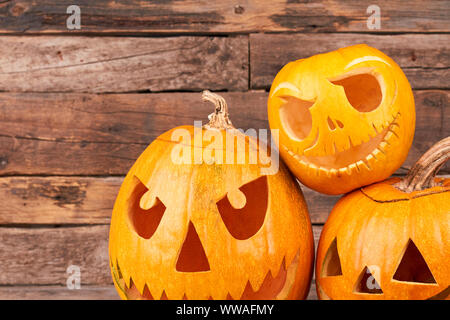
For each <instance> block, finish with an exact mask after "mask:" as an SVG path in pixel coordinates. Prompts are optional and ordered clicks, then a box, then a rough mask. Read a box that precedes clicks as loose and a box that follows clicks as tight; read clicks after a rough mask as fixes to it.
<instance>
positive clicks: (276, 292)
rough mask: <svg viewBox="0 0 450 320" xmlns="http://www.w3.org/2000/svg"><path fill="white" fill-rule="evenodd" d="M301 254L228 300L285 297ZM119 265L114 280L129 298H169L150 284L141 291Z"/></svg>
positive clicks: (114, 272)
mask: <svg viewBox="0 0 450 320" xmlns="http://www.w3.org/2000/svg"><path fill="white" fill-rule="evenodd" d="M298 260H299V254H298V253H297V254H296V256H295V258H294V259H293V261H292V263H291V264H290V265H289V266H288V267H287V268H286V263H285V259H283V262H282V263H281V265H280V269H279V270H278V273H277V274H276V275H272V273H271V272H270V271H268V272H267V274H266V277H265V278H264V281H263V282H262V284H261V286H260V287H259V288H258V289H257V290H254V289H253V288H252V286H251V285H250V282H247V284H246V286H245V288H244V291H243V293H242V295H241V296H240V297H232V296H231V295H230V294H229V293H228V294H227V296H226V299H227V300H235V299H237V298H239V299H240V300H261V299H284V298H285V297H286V296H287V295H288V294H289V292H290V289H291V287H292V286H293V284H294V281H295V274H296V272H297V267H298ZM116 265H117V267H116V266H115V265H114V264H112V263H111V270H112V273H113V280H114V282H115V284H116V286H117V287H118V288H119V290H121V291H122V293H123V294H124V295H125V297H126V298H127V299H128V300H158V299H159V300H168V299H170V297H168V296H167V295H166V293H165V291H163V292H162V295H161V296H160V297H157V298H155V297H153V295H152V294H151V290H149V288H148V286H147V285H145V286H144V290H143V292H142V293H141V292H139V290H138V289H137V288H136V286H135V284H134V283H133V279H132V278H130V283H126V281H125V279H124V278H123V277H122V273H121V271H120V266H119V265H118V264H116ZM183 300H190V299H189V297H187V296H186V294H185V295H184V296H183ZM209 300H214V297H212V296H210V297H209Z"/></svg>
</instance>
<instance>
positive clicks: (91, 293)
mask: <svg viewBox="0 0 450 320" xmlns="http://www.w3.org/2000/svg"><path fill="white" fill-rule="evenodd" d="M313 294H314V293H311V294H310V296H311V297H313ZM119 299H120V297H119V295H118V294H117V291H116V289H115V288H114V285H112V284H111V285H103V286H98V285H97V286H95V285H94V286H86V285H83V286H81V287H80V289H74V290H70V289H67V287H65V286H55V285H48V286H7V287H0V300H119ZM311 300H312V299H311ZM314 300H316V299H314Z"/></svg>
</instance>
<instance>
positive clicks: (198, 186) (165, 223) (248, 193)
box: [110, 126, 314, 299]
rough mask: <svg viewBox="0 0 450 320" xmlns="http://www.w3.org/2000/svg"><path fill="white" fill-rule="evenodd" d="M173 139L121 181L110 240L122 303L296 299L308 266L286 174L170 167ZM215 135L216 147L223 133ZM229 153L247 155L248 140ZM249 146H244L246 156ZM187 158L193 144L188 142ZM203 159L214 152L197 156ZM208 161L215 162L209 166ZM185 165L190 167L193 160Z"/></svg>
mask: <svg viewBox="0 0 450 320" xmlns="http://www.w3.org/2000/svg"><path fill="white" fill-rule="evenodd" d="M180 129H183V130H186V131H187V132H189V133H191V134H192V135H191V136H192V137H194V130H195V129H194V128H193V127H190V126H185V127H181V128H180V127H179V128H175V129H172V130H170V131H168V132H166V133H164V134H163V135H161V136H160V137H158V138H157V139H156V140H155V141H154V142H153V143H152V144H151V145H150V146H149V147H148V148H147V149H146V150H145V151H144V153H143V154H142V155H141V156H140V157H139V159H138V160H137V161H136V163H135V164H134V165H133V167H132V169H131V170H130V171H129V173H128V175H127V176H126V178H125V180H124V182H123V184H122V187H121V189H120V192H119V195H118V197H117V200H116V204H115V206H114V211H113V216H112V221H111V230H110V260H111V269H112V273H113V280H114V283H115V285H116V288H117V290H118V292H119V294H120V296H121V297H122V298H123V299H297V298H304V297H305V296H306V294H307V292H308V288H309V283H310V279H311V273H312V264H313V259H314V248H313V239H312V231H311V226H310V221H309V216H308V212H307V208H306V204H305V202H304V198H303V195H302V193H301V190H300V189H299V187H298V185H297V184H296V182H295V181H294V180H293V179H292V177H291V176H290V174H289V172H288V171H287V169H286V168H285V167H284V166H282V165H281V167H280V169H279V171H278V172H277V173H275V174H269V175H265V174H261V164H260V163H257V164H249V163H244V164H225V162H224V164H217V163H213V164H207V163H205V162H203V163H201V164H194V162H193V161H192V162H191V164H175V163H173V161H172V159H171V157H172V152H173V150H174V148H176V146H178V145H179V143H177V142H174V141H172V139H171V137H172V134H173V132H174V131H175V130H180ZM211 130H215V132H216V133H217V132H219V134H220V136H221V137H223V138H224V139H225V134H226V132H227V130H235V129H233V128H230V129H227V130H224V129H221V128H220V129H217V128H203V129H201V131H202V132H203V136H206V135H207V134H208V132H210V131H211ZM244 140H245V144H236V145H235V146H234V147H235V148H236V149H234V150H235V154H240V152H247V156H248V151H245V150H249V149H251V148H253V147H252V146H253V145H254V144H253V142H252V141H254V140H252V139H249V138H248V137H247V139H244ZM250 145H252V146H250ZM189 148H190V150H191V151H192V153H191V155H192V156H193V155H194V152H196V151H195V150H194V148H197V147H196V146H194V141H191V147H189ZM208 148H210V149H209V151H213V152H208V154H216V155H217V154H218V151H219V150H216V149H214V147H210V146H206V147H204V148H202V151H203V154H204V155H205V154H206V152H205V149H208ZM216 159H217V158H216ZM192 160H194V159H192Z"/></svg>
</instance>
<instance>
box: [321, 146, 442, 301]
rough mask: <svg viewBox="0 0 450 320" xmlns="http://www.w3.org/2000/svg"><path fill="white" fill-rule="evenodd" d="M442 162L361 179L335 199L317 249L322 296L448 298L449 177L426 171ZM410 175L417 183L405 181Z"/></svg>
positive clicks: (333, 297) (343, 297)
mask: <svg viewBox="0 0 450 320" xmlns="http://www.w3.org/2000/svg"><path fill="white" fill-rule="evenodd" d="M447 140H448V141H447V145H448V147H447V158H448V157H450V138H448V139H447ZM441 155H442V154H441ZM440 165H441V164H437V165H431V164H426V165H424V166H423V167H422V168H423V170H422V171H423V172H424V174H423V173H419V175H416V173H417V172H418V170H415V169H414V168H413V169H412V170H411V174H410V175H408V176H407V178H405V179H404V180H401V181H400V179H399V178H393V179H390V180H387V181H384V182H381V183H377V184H374V185H371V186H369V187H364V188H361V189H360V190H356V191H353V192H352V193H350V194H348V195H346V196H344V197H343V198H341V199H340V200H339V201H338V203H337V204H336V206H335V207H334V208H333V210H332V212H331V214H330V216H329V218H328V220H327V222H326V224H325V226H324V229H323V231H322V234H321V237H320V242H319V247H318V251H317V262H316V284H317V292H318V295H319V297H320V298H321V299H345V300H347V299H390V300H392V299H401V300H405V299H449V298H450V264H449V263H448V262H449V257H450V219H449V218H450V179H438V178H434V177H431V176H430V175H429V173H435V172H436V170H434V169H436V168H438V167H439V166H440ZM416 167H417V165H416ZM415 175H416V177H414V176H415ZM420 175H423V176H424V177H425V179H422V178H420ZM427 175H428V177H426V176H427ZM408 177H410V178H412V179H409V178H408ZM417 177H418V178H417ZM408 179H409V180H410V181H411V182H412V183H413V184H415V185H416V186H419V188H411V190H413V191H410V190H407V189H404V188H403V185H405V184H404V181H406V180H408ZM422 182H426V183H428V184H429V185H426V184H425V185H422ZM410 185H411V184H410Z"/></svg>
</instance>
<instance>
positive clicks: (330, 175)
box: [328, 169, 338, 178]
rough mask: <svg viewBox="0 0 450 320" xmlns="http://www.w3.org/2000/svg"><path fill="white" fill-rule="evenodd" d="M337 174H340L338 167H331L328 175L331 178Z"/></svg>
mask: <svg viewBox="0 0 450 320" xmlns="http://www.w3.org/2000/svg"><path fill="white" fill-rule="evenodd" d="M337 174H338V171H337V170H336V169H330V170H328V176H329V177H330V178H331V177H334V176H336V175H337Z"/></svg>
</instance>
